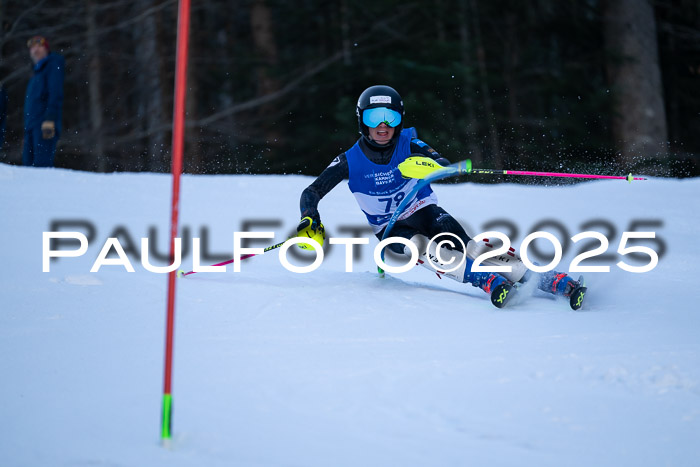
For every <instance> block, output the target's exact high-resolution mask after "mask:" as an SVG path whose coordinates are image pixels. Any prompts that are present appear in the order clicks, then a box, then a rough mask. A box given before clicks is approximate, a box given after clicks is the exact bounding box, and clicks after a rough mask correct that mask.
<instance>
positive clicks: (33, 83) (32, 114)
mask: <svg viewBox="0 0 700 467" xmlns="http://www.w3.org/2000/svg"><path fill="white" fill-rule="evenodd" d="M27 47H28V48H29V56H30V57H31V59H32V62H33V63H34V76H32V78H31V79H30V80H29V84H28V85H27V95H26V97H25V99H24V150H23V152H22V164H23V165H29V166H34V167H53V165H54V157H55V155H56V143H57V142H58V138H59V137H60V135H61V115H62V113H63V74H64V68H65V62H64V60H63V57H62V56H60V55H58V54H55V53H52V52H50V51H49V43H48V41H47V40H46V38H44V37H42V36H34V37H32V38H31V39H29V41H28V42H27Z"/></svg>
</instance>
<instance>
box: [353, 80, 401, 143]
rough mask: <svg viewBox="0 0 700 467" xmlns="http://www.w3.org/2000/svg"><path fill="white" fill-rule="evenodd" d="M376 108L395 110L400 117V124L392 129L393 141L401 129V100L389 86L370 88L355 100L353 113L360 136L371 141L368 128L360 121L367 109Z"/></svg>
mask: <svg viewBox="0 0 700 467" xmlns="http://www.w3.org/2000/svg"><path fill="white" fill-rule="evenodd" d="M376 107H386V108H388V109H391V110H395V111H396V112H398V113H399V114H400V115H401V123H400V124H399V125H397V126H396V127H394V129H395V132H394V138H393V139H394V140H395V139H396V138H398V136H399V134H400V133H401V129H402V128H403V116H404V108H403V99H401V95H399V93H398V92H396V90H395V89H394V88H392V87H390V86H384V85H376V86H370V87H368V88H367V89H365V90H364V91H363V92H362V94H360V98H359V99H358V100H357V107H356V109H355V113H356V114H357V124H358V126H359V127H360V134H361V135H362V136H363V137H364V138H365V139H366V140H367V141H369V142H371V141H372V140H371V139H370V138H369V128H368V127H367V125H365V124H364V122H363V121H362V114H363V113H364V111H365V110H367V109H374V108H376Z"/></svg>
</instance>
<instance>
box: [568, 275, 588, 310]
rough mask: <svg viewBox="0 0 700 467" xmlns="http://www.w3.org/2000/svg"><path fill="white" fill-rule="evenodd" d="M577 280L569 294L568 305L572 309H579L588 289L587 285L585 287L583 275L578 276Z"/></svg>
mask: <svg viewBox="0 0 700 467" xmlns="http://www.w3.org/2000/svg"><path fill="white" fill-rule="evenodd" d="M577 282H578V285H577V286H576V287H574V290H573V291H572V292H571V295H570V296H569V306H570V307H571V309H572V310H574V311H576V310H580V309H581V307H582V306H583V299H584V297H585V296H586V291H588V287H586V282H585V281H584V279H583V276H579V278H578V281H577Z"/></svg>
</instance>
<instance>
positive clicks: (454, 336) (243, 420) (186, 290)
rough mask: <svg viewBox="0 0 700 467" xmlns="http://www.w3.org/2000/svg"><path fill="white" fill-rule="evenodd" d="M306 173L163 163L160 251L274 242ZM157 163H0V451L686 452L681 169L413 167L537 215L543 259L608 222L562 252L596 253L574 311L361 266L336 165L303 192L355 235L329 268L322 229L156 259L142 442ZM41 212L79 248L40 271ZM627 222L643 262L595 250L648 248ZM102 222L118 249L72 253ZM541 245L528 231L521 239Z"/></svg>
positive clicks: (185, 456) (515, 460) (44, 457)
mask: <svg viewBox="0 0 700 467" xmlns="http://www.w3.org/2000/svg"><path fill="white" fill-rule="evenodd" d="M311 181H312V178H311V177H303V176H288V175H287V176H253V175H248V176H184V177H183V180H182V193H181V202H180V234H181V236H182V237H183V250H186V251H185V252H184V253H185V254H184V256H183V260H182V268H183V269H184V270H187V271H188V270H190V269H192V267H193V255H192V238H193V237H197V238H200V239H201V241H202V251H203V257H202V264H203V265H209V264H212V263H215V262H219V261H223V260H225V259H226V258H230V257H232V255H233V236H234V232H253V231H256V232H274V238H269V239H264V240H254V241H250V242H249V244H248V245H247V246H248V247H264V246H266V245H271V244H274V243H277V242H281V241H284V240H285V239H286V238H287V237H288V236H289V235H290V234H291V233H292V232H293V231H294V230H295V226H296V224H297V222H298V220H299V210H298V200H299V194H300V193H301V191H302V190H303V189H304V188H305V187H306V186H307V185H308V184H309V183H310V182H311ZM171 183H172V182H171V178H170V177H169V176H167V175H155V174H93V173H81V172H73V171H67V170H60V169H29V168H21V167H14V166H8V165H0V200H1V201H2V202H1V203H0V218H2V229H0V240H1V242H0V244H1V245H2V246H1V247H0V248H1V250H0V252H1V254H0V259H1V260H2V268H0V421H1V422H2V423H0V465H2V466H48V465H56V466H87V465H104V466H186V465H187V466H190V465H201V466H230V465H236V466H238V465H240V466H319V467H321V466H322V467H328V466H370V465H371V466H463V465H474V466H526V465H527V466H563V465H566V466H594V465H595V466H622V465H630V466H632V465H633V466H666V465H668V466H697V465H699V464H700V359H699V353H698V352H699V351H700V306H698V304H699V303H700V292H699V287H698V285H697V283H698V282H697V281H698V264H699V263H700V250H699V249H698V248H697V240H698V235H699V234H700V212H699V209H698V201H699V200H700V180H698V179H689V180H668V179H651V180H647V181H643V182H634V183H631V184H630V183H627V182H625V181H594V182H587V183H582V184H579V185H575V186H565V187H564V186H562V187H544V186H538V187H532V186H529V187H528V186H523V185H515V184H508V183H506V184H501V185H479V184H474V183H462V184H440V185H434V189H435V191H436V193H437V195H438V198H439V200H440V205H441V206H443V207H444V208H445V209H446V210H447V211H448V212H450V213H452V214H453V215H454V216H455V217H456V218H458V219H459V220H460V222H462V223H463V225H464V226H465V227H466V228H467V231H468V232H469V233H470V234H471V235H476V234H478V233H480V232H483V231H487V230H498V231H503V232H504V233H506V234H507V235H509V236H510V237H511V240H512V242H513V246H515V247H516V248H519V246H520V243H521V242H522V240H523V238H524V237H525V236H526V235H527V234H528V233H530V232H531V231H534V230H542V231H548V232H551V233H553V234H554V235H555V236H556V237H557V238H558V239H559V240H560V241H561V243H562V245H563V246H564V248H563V250H564V257H563V258H562V260H561V261H560V263H559V265H558V266H557V270H561V271H568V268H569V265H570V263H571V261H572V260H573V258H574V257H575V256H576V255H577V254H579V253H581V252H583V251H586V250H591V249H593V248H595V247H596V246H598V245H600V243H599V242H597V241H592V240H590V239H589V240H582V241H581V242H577V243H574V242H572V241H571V237H573V236H574V235H576V234H578V233H581V232H584V231H588V230H594V231H599V232H601V233H603V234H604V235H605V236H606V237H608V239H609V245H608V248H607V251H606V253H605V255H604V256H601V257H598V258H593V259H591V260H586V261H584V262H582V263H581V264H582V265H598V266H600V265H604V266H609V267H610V271H609V272H595V273H590V272H589V273H584V276H585V277H586V282H587V284H588V286H589V292H588V295H587V302H586V304H585V308H584V309H583V310H582V311H579V312H574V311H571V310H570V309H569V307H568V304H567V303H566V302H565V301H563V300H557V299H554V298H553V297H551V296H549V295H547V294H544V293H542V292H535V293H533V294H532V295H530V294H527V293H525V292H523V293H521V294H520V295H519V296H518V297H517V299H518V300H517V301H516V303H513V304H511V305H512V306H509V307H507V308H505V309H503V310H498V309H496V308H494V307H493V306H492V305H491V303H490V301H489V300H488V296H487V295H486V294H485V293H484V292H482V291H481V290H478V289H476V288H473V287H471V286H470V285H468V284H459V283H456V282H454V281H451V280H449V279H439V278H438V277H437V275H436V274H434V273H431V272H430V271H428V270H426V269H424V268H421V267H415V268H413V269H412V270H411V271H409V272H406V273H402V274H390V275H387V277H386V278H384V279H381V278H379V277H378V275H377V273H376V266H375V264H374V260H373V254H372V253H373V250H374V247H375V246H376V244H377V240H376V239H375V238H374V237H372V236H371V235H370V234H368V233H367V231H366V230H364V229H365V225H366V224H365V220H364V217H363V215H362V213H361V212H360V211H359V209H358V208H357V206H356V204H355V201H354V199H353V197H352V195H351V193H350V192H349V190H348V189H347V188H346V186H345V184H344V183H343V184H342V185H340V186H338V187H337V188H336V189H335V190H334V191H332V192H331V193H330V194H329V195H328V196H327V197H326V198H324V199H323V200H322V201H321V204H320V211H321V215H322V219H323V222H324V224H325V226H326V229H327V234H328V236H329V237H355V236H364V237H367V238H370V243H369V245H364V246H360V247H356V249H357V253H356V257H355V259H354V261H353V271H352V272H346V270H345V268H346V257H345V253H344V247H343V246H342V245H333V246H332V247H331V248H330V249H327V250H326V255H325V258H324V260H323V262H322V263H321V265H320V267H319V268H318V269H316V270H315V271H313V272H310V273H307V274H299V273H294V272H291V271H288V270H287V269H285V268H284V267H283V266H282V264H281V263H280V259H279V256H278V252H279V251H280V250H279V249H278V250H273V251H270V252H268V253H265V254H264V255H259V256H256V257H253V258H249V259H246V260H244V261H242V262H241V263H240V265H241V271H240V272H233V267H232V266H231V265H228V266H227V269H226V272H216V273H204V272H203V273H198V274H194V275H190V276H188V277H186V278H183V279H178V281H177V294H176V296H177V299H176V307H175V310H176V329H175V353H174V355H175V357H174V373H173V375H174V376H173V392H172V395H173V406H174V412H173V439H172V442H171V443H170V445H169V446H168V447H164V446H162V445H161V442H160V420H161V400H162V394H163V367H164V366H163V360H164V347H165V316H166V294H167V275H166V274H159V273H154V272H149V271H148V270H146V269H145V268H144V266H143V265H142V263H141V257H140V255H141V253H142V252H141V239H142V238H145V237H148V238H149V241H150V244H151V248H152V252H153V253H154V254H155V256H151V257H149V258H148V259H149V261H150V262H151V263H153V264H154V265H159V266H165V265H167V263H165V262H163V261H162V258H163V257H164V256H165V255H166V253H167V250H168V236H169V219H170V215H169V205H170V200H171V196H170V192H171ZM49 231H79V232H82V233H84V234H85V235H86V238H88V240H89V246H88V249H87V252H86V253H85V254H83V255H82V256H80V257H64V258H58V259H54V260H51V262H50V271H49V272H43V271H42V268H43V261H42V260H43V249H42V248H43V243H42V238H43V237H42V235H43V232H49ZM626 231H652V232H655V238H654V239H647V240H638V241H637V243H630V245H631V244H639V245H646V246H647V247H648V248H650V249H652V250H653V251H654V252H657V253H658V256H659V257H660V258H659V262H658V265H657V266H656V267H655V268H654V269H653V270H651V271H650V272H645V273H632V272H627V271H624V270H622V269H621V268H620V267H619V266H618V265H617V263H618V262H619V261H624V262H625V263H628V264H630V265H633V266H637V267H639V266H643V265H644V264H645V263H649V261H650V256H644V254H642V255H639V257H638V258H636V259H633V258H632V257H631V256H630V255H622V254H620V253H619V252H618V248H619V247H620V240H621V238H622V236H623V232H626ZM185 234H186V235H185ZM110 237H115V238H118V239H119V244H120V245H121V246H122V247H123V249H124V250H125V257H126V258H127V259H128V261H129V263H130V264H131V265H132V266H133V268H134V270H135V272H127V270H126V267H125V266H124V265H114V264H103V265H101V267H99V271H97V272H91V269H92V268H93V266H94V263H95V262H96V259H97V258H98V256H99V254H100V252H101V250H102V248H103V246H104V245H105V243H106V242H107V241H108V238H110ZM586 242H588V245H587V246H585V245H584V244H585V243H586ZM550 245H551V244H549V243H548V242H547V241H545V240H537V241H536V245H535V246H536V247H537V248H536V249H538V250H539V251H541V252H542V255H543V257H544V256H546V255H547V252H548V249H551V246H550ZM77 246H78V242H77V241H63V243H62V245H61V246H60V249H61V250H62V251H64V250H65V251H68V250H75V249H76V248H77ZM54 247H55V248H59V247H58V246H52V248H54ZM327 247H328V242H327ZM584 247H585V248H584ZM293 251H296V247H293V250H290V252H289V253H290V254H289V258H290V261H291V262H293V263H295V264H297V265H305V264H310V262H311V260H310V259H308V258H306V259H305V258H300V257H299V255H298V254H297V253H295V254H292V252H293ZM531 251H532V250H531ZM552 251H553V250H552ZM549 257H550V259H551V255H549ZM158 258H161V260H160V262H159V260H158ZM109 259H111V260H115V259H116V260H118V259H119V258H118V256H117V255H116V254H115V252H114V250H113V251H112V254H110V256H109ZM390 261H396V264H400V263H399V262H398V260H397V259H396V258H394V259H393V260H390ZM547 261H548V260H547V259H546V258H544V262H545V263H546V262H547ZM541 262H542V261H541ZM572 275H574V276H576V277H578V273H573V272H572Z"/></svg>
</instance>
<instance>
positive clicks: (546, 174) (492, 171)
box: [469, 169, 646, 183]
mask: <svg viewBox="0 0 700 467" xmlns="http://www.w3.org/2000/svg"><path fill="white" fill-rule="evenodd" d="M469 173H470V174H492V175H493V174H495V175H532V176H535V177H569V178H607V179H616V180H627V181H628V182H630V183H632V180H646V178H644V177H633V176H632V174H628V175H626V176H617V175H595V174H572V173H562V172H529V171H524V170H496V169H471V171H470V172H469Z"/></svg>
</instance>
